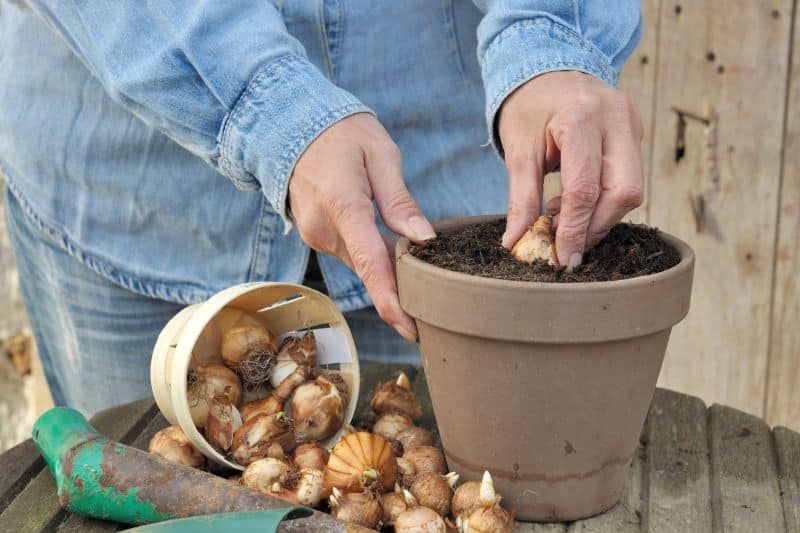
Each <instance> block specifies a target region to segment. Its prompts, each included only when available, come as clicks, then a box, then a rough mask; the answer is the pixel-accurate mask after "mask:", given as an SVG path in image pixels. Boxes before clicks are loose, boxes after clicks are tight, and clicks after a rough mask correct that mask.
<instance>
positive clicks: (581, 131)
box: [555, 124, 603, 269]
mask: <svg viewBox="0 0 800 533" xmlns="http://www.w3.org/2000/svg"><path fill="white" fill-rule="evenodd" d="M555 140H556V143H557V144H558V147H559V149H560V150H561V181H562V184H563V191H562V193H561V211H560V213H559V221H558V231H557V232H556V250H557V253H558V262H559V263H561V264H562V265H566V266H567V268H568V269H573V268H575V267H577V266H578V265H580V264H581V261H582V258H583V251H584V249H585V246H586V234H587V231H588V229H589V222H590V221H591V219H592V212H593V211H594V208H595V204H596V203H597V200H598V198H599V197H600V172H601V168H602V147H603V143H602V136H601V134H600V132H599V130H597V129H596V128H591V127H585V126H584V127H581V128H579V127H577V124H572V125H571V127H568V128H567V129H566V130H565V131H563V132H561V134H560V135H559V136H558V137H556V139H555Z"/></svg>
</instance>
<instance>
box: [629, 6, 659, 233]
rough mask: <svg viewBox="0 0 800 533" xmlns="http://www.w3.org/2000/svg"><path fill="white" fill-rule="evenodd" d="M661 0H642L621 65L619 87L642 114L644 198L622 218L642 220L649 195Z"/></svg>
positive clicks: (646, 210)
mask: <svg viewBox="0 0 800 533" xmlns="http://www.w3.org/2000/svg"><path fill="white" fill-rule="evenodd" d="M660 5H661V0H643V1H642V2H641V6H642V38H641V40H640V41H639V45H638V46H637V47H636V50H635V51H634V52H633V54H632V55H631V57H630V58H629V59H628V62H627V63H625V67H624V68H623V69H622V77H621V78H620V84H619V86H620V89H622V90H623V91H625V94H627V95H628V96H629V97H630V99H631V101H633V104H634V105H635V106H636V108H637V109H638V110H639V113H640V114H641V115H642V126H643V128H644V138H643V139H642V156H643V163H644V165H643V168H642V170H643V172H644V180H645V200H644V202H643V203H642V205H641V206H640V207H638V208H637V209H635V210H633V211H632V212H631V213H630V214H629V215H628V216H626V217H625V220H630V221H632V222H636V223H640V224H641V223H646V222H647V220H648V204H649V202H648V198H649V196H650V180H651V179H652V173H651V165H650V162H651V155H652V151H653V124H654V121H653V114H654V111H655V104H656V97H657V95H656V66H657V65H658V43H659V39H658V33H659V18H658V17H659V6H660Z"/></svg>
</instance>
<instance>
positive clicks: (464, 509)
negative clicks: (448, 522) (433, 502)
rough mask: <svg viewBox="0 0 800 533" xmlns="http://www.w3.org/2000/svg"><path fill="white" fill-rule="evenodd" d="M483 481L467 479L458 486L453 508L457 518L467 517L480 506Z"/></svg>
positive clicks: (454, 495)
mask: <svg viewBox="0 0 800 533" xmlns="http://www.w3.org/2000/svg"><path fill="white" fill-rule="evenodd" d="M480 491H481V482H480V481H467V482H466V483H462V484H461V485H459V486H458V488H457V489H456V491H455V493H454V494H453V501H452V504H451V505H452V509H453V516H455V517H456V518H458V517H462V518H466V517H468V516H469V515H471V514H472V512H473V511H474V510H475V509H477V508H478V506H479V505H480V501H481V495H480Z"/></svg>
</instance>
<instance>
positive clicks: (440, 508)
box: [410, 472, 458, 516]
mask: <svg viewBox="0 0 800 533" xmlns="http://www.w3.org/2000/svg"><path fill="white" fill-rule="evenodd" d="M457 481H458V474H456V473H455V472H450V473H449V474H447V475H446V476H443V475H441V474H422V475H419V476H417V477H416V479H415V480H414V484H413V485H411V489H410V492H411V494H412V495H413V496H414V498H416V500H417V502H419V504H420V505H422V506H424V507H429V508H431V509H433V510H434V511H436V512H437V513H439V514H440V515H442V516H446V515H447V514H448V513H449V512H450V500H452V499H453V487H455V484H456V482H457Z"/></svg>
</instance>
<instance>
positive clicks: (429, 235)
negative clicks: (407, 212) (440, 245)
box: [407, 215, 436, 241]
mask: <svg viewBox="0 0 800 533" xmlns="http://www.w3.org/2000/svg"><path fill="white" fill-rule="evenodd" d="M407 224H408V229H409V231H410V233H411V235H410V237H412V240H415V241H427V240H428V239H433V238H435V237H436V232H435V231H433V228H432V227H431V225H430V223H429V222H428V221H427V220H425V219H424V218H422V217H421V216H418V215H414V216H413V217H411V218H409V219H408V222H407Z"/></svg>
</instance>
